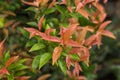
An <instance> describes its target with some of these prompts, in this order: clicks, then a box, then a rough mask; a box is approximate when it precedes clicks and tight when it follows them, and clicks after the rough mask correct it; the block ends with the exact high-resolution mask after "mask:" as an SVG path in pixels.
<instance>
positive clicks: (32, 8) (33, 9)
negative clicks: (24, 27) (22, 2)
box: [25, 7, 37, 13]
mask: <svg viewBox="0 0 120 80" xmlns="http://www.w3.org/2000/svg"><path fill="white" fill-rule="evenodd" d="M25 11H32V12H35V13H37V10H36V9H35V8H34V7H29V8H27V9H25Z"/></svg>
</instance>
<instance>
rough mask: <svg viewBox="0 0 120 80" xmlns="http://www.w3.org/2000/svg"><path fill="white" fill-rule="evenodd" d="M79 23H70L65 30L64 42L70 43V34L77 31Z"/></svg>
mask: <svg viewBox="0 0 120 80" xmlns="http://www.w3.org/2000/svg"><path fill="white" fill-rule="evenodd" d="M77 25H78V24H73V25H70V26H69V27H68V28H67V29H66V30H63V34H62V35H61V36H62V39H63V41H64V43H65V44H66V43H68V42H67V41H68V40H69V38H70V36H71V35H72V34H73V33H74V32H75V30H76V28H77Z"/></svg>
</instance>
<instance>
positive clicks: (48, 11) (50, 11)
mask: <svg viewBox="0 0 120 80" xmlns="http://www.w3.org/2000/svg"><path fill="white" fill-rule="evenodd" d="M55 11H56V8H48V9H47V10H46V11H45V14H46V15H48V14H51V13H53V12H55Z"/></svg>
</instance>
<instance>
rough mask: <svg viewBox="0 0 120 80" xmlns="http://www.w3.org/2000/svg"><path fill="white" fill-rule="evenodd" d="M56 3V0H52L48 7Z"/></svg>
mask: <svg viewBox="0 0 120 80" xmlns="http://www.w3.org/2000/svg"><path fill="white" fill-rule="evenodd" d="M55 4H56V0H52V2H51V3H50V4H49V7H48V8H51V7H53V6H54V5H55Z"/></svg>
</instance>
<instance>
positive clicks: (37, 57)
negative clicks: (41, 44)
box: [32, 55, 41, 69]
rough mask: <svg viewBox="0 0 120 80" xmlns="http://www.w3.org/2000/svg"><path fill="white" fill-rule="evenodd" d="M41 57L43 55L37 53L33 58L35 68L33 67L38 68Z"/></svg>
mask: <svg viewBox="0 0 120 80" xmlns="http://www.w3.org/2000/svg"><path fill="white" fill-rule="evenodd" d="M40 57H41V55H37V56H35V58H34V59H33V62H32V68H33V69H36V68H38V66H39V62H40Z"/></svg>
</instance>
